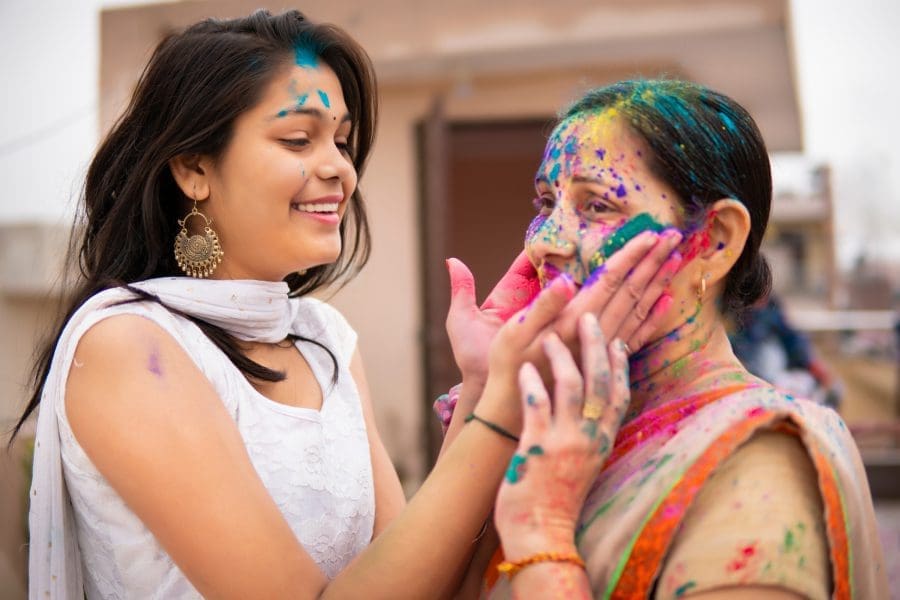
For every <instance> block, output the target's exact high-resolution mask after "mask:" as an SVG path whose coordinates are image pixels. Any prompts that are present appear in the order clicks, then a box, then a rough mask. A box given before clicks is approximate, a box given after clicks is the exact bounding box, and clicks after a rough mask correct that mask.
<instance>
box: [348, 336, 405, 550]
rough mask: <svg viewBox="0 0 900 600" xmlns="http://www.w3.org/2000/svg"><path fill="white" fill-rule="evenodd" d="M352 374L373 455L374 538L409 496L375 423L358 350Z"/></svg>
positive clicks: (353, 362)
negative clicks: (405, 494) (405, 492)
mask: <svg viewBox="0 0 900 600" xmlns="http://www.w3.org/2000/svg"><path fill="white" fill-rule="evenodd" d="M350 374H351V375H352V376H353V381H354V382H355V383H356V389H357V390H358V391H359V399H360V402H361V403H362V410H363V418H364V419H365V422H366V434H367V435H368V437H369V454H370V455H371V457H372V477H373V479H374V484H375V526H374V528H373V531H372V539H374V538H376V537H378V536H379V535H380V534H381V532H382V531H384V529H385V527H387V526H388V524H389V523H390V522H391V521H393V520H394V518H395V517H396V516H397V515H399V514H400V511H402V510H403V507H404V506H406V497H405V496H404V495H403V487H402V486H401V485H400V478H399V477H398V476H397V470H396V469H395V468H394V464H393V463H392V462H391V457H390V456H389V455H388V452H387V449H386V448H385V447H384V442H382V440H381V434H379V432H378V425H377V424H376V423H375V411H374V410H373V409H372V395H371V393H370V392H369V382H368V380H367V379H366V372H365V368H364V367H363V362H362V356H360V354H359V350H356V351H355V352H354V353H353V359H352V360H351V361H350Z"/></svg>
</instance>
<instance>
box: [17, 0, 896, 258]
mask: <svg viewBox="0 0 900 600" xmlns="http://www.w3.org/2000/svg"><path fill="white" fill-rule="evenodd" d="M129 3H132V2H129V1H128V0H77V1H72V0H38V1H33V2H32V1H27V2H26V1H25V0H0V73H3V75H4V88H5V93H4V94H2V95H0V103H2V104H0V109H2V110H0V181H2V182H3V186H4V187H3V194H2V196H0V223H19V222H31V221H39V222H47V223H57V222H67V221H68V220H69V219H70V218H71V214H72V210H73V203H74V199H75V197H76V195H77V192H78V188H79V185H80V181H81V178H82V177H83V176H84V171H85V169H86V166H87V163H88V161H89V160H90V156H91V153H92V151H93V149H94V145H95V144H96V142H97V115H96V113H97V110H96V109H97V88H98V83H97V75H98V70H99V67H98V58H97V56H98V20H99V10H100V8H102V7H108V6H118V5H122V4H129ZM791 11H792V17H793V18H792V20H793V30H794V32H793V33H794V44H795V56H796V59H797V64H796V72H797V76H798V86H799V95H800V105H801V109H802V113H803V121H804V123H803V125H804V138H805V147H806V152H807V154H809V155H810V156H812V157H814V158H815V159H820V160H824V161H826V162H828V163H830V164H831V165H832V168H833V174H834V192H835V204H836V206H835V225H836V239H837V243H838V246H837V249H838V257H839V261H840V263H841V265H842V266H844V267H849V266H850V265H851V264H852V262H853V260H854V259H855V257H856V256H858V255H859V254H860V253H865V254H867V256H868V257H870V258H876V259H880V258H890V259H893V260H894V261H897V262H898V263H900V109H898V107H897V105H898V101H900V76H898V73H900V69H898V67H900V34H898V33H897V32H900V1H898V0H855V1H854V2H848V1H847V0H792V2H791ZM34 140H39V141H34ZM776 175H777V172H776Z"/></svg>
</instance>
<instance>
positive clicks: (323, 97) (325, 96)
mask: <svg viewBox="0 0 900 600" xmlns="http://www.w3.org/2000/svg"><path fill="white" fill-rule="evenodd" d="M317 91H318V93H319V99H320V100H321V101H322V104H324V105H325V108H331V101H330V100H328V94H326V93H325V92H323V91H322V90H317Z"/></svg>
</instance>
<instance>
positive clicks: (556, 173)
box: [550, 163, 560, 182]
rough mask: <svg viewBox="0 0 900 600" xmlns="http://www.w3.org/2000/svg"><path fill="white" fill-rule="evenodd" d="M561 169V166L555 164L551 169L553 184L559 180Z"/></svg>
mask: <svg viewBox="0 0 900 600" xmlns="http://www.w3.org/2000/svg"><path fill="white" fill-rule="evenodd" d="M559 169H560V164H559V163H554V164H553V168H552V169H550V181H551V182H553V181H556V180H557V178H559Z"/></svg>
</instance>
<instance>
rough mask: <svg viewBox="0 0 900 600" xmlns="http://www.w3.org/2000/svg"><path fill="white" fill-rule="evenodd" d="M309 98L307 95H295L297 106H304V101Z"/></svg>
mask: <svg viewBox="0 0 900 600" xmlns="http://www.w3.org/2000/svg"><path fill="white" fill-rule="evenodd" d="M307 98H309V94H297V106H303V105H304V104H306V99H307Z"/></svg>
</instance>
